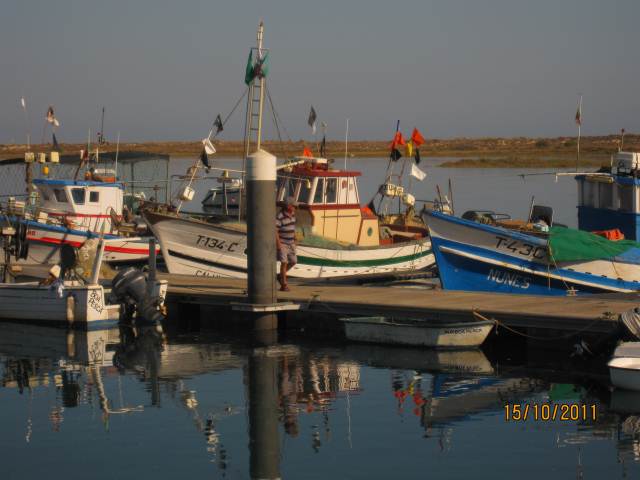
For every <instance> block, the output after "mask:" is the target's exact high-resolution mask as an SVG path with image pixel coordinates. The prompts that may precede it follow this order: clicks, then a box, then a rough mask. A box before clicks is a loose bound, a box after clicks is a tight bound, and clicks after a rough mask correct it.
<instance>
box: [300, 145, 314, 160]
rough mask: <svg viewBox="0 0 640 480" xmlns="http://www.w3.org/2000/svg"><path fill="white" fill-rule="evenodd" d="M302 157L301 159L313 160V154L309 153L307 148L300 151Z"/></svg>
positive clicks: (309, 150)
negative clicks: (309, 158) (308, 158)
mask: <svg viewBox="0 0 640 480" xmlns="http://www.w3.org/2000/svg"><path fill="white" fill-rule="evenodd" d="M302 156H303V157H311V158H313V152H312V151H311V149H310V148H309V147H304V150H303V151H302Z"/></svg>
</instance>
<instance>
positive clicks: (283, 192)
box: [277, 177, 298, 202]
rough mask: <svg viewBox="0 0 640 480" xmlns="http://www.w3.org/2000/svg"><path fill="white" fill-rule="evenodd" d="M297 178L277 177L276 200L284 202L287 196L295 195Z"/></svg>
mask: <svg viewBox="0 0 640 480" xmlns="http://www.w3.org/2000/svg"><path fill="white" fill-rule="evenodd" d="M297 186H298V179H297V178H294V177H280V178H279V179H278V197H277V199H278V201H279V202H284V201H285V200H286V199H287V197H293V198H295V197H296V187H297Z"/></svg>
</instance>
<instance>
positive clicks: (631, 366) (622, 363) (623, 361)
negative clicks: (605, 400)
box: [607, 342, 640, 392]
mask: <svg viewBox="0 0 640 480" xmlns="http://www.w3.org/2000/svg"><path fill="white" fill-rule="evenodd" d="M607 365H608V367H609V375H610V376H611V383H612V384H613V385H614V386H615V387H618V388H623V389H625V390H633V391H636V392H639V391H640V342H625V343H622V344H620V345H619V346H618V347H617V348H616V349H615V351H614V352H613V358H612V359H611V360H610V361H609V363H608V364H607Z"/></svg>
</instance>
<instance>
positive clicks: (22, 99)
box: [20, 97, 27, 110]
mask: <svg viewBox="0 0 640 480" xmlns="http://www.w3.org/2000/svg"><path fill="white" fill-rule="evenodd" d="M20 105H22V108H23V109H25V110H26V109H27V102H25V100H24V97H20Z"/></svg>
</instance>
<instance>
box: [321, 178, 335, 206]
mask: <svg viewBox="0 0 640 480" xmlns="http://www.w3.org/2000/svg"><path fill="white" fill-rule="evenodd" d="M325 182H326V186H325V194H324V197H325V203H336V201H337V200H338V198H337V197H338V179H337V178H336V177H333V178H327V179H325Z"/></svg>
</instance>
